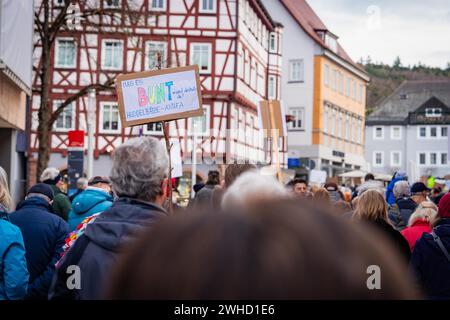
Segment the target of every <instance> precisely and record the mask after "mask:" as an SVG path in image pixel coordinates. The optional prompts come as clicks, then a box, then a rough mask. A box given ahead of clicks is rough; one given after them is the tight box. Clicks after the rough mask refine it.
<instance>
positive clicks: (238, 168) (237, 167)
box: [225, 163, 256, 188]
mask: <svg viewBox="0 0 450 320" xmlns="http://www.w3.org/2000/svg"><path fill="white" fill-rule="evenodd" d="M255 169H256V166H255V165H254V164H250V163H245V164H229V165H228V166H227V168H226V169H225V187H226V188H228V187H229V186H231V184H232V183H233V182H234V180H236V178H237V177H239V176H240V175H241V174H243V173H244V172H246V171H249V170H255Z"/></svg>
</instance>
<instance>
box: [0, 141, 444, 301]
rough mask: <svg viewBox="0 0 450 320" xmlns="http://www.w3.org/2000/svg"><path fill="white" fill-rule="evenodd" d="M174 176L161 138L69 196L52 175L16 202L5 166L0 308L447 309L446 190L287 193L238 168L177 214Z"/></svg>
mask: <svg viewBox="0 0 450 320" xmlns="http://www.w3.org/2000/svg"><path fill="white" fill-rule="evenodd" d="M168 166H169V160H168V156H167V152H166V150H165V148H164V147H163V145H162V144H161V143H159V141H158V140H157V139H154V138H151V137H145V138H137V139H130V140H128V141H127V142H125V143H124V144H123V145H121V146H120V147H118V148H117V149H116V150H115V152H114V155H113V164H112V168H111V173H110V175H109V177H101V176H97V177H94V178H92V179H90V180H89V181H87V180H85V179H80V180H79V181H78V190H77V192H76V193H74V194H73V195H71V197H68V196H67V195H66V194H64V193H63V192H62V191H61V188H60V184H61V174H60V172H59V171H58V170H57V169H55V168H48V169H46V170H45V171H44V172H43V173H42V176H41V179H40V181H41V182H40V183H37V184H36V185H34V186H32V187H31V188H30V189H29V190H28V191H27V194H26V197H25V199H24V200H23V201H21V202H20V203H18V204H17V205H15V204H14V203H13V201H12V200H11V196H10V194H9V190H8V180H7V176H6V173H5V171H4V170H3V169H1V168H0V237H1V239H2V241H1V242H0V266H1V267H0V299H2V300H19V299H33V300H35V299H41V300H46V299H55V300H56V299H420V298H428V299H450V278H449V277H448V275H449V274H450V254H449V251H450V193H448V192H446V191H445V190H443V189H442V188H441V189H440V190H435V189H433V190H431V189H429V188H428V187H427V185H425V184H424V183H422V182H414V183H412V184H411V185H410V182H409V181H408V177H407V175H406V174H405V172H402V171H399V172H396V173H395V175H394V176H393V179H392V181H391V182H390V183H389V184H388V186H387V187H386V188H385V186H384V184H383V183H382V182H380V181H377V180H375V178H374V176H373V175H371V174H368V175H366V177H365V179H364V182H363V183H362V184H361V185H360V186H358V187H354V188H353V190H349V189H342V188H341V187H340V186H339V185H338V184H337V182H336V181H334V180H332V179H330V180H329V181H327V182H326V183H325V184H324V185H323V186H320V187H319V186H310V185H309V184H308V181H307V180H304V179H301V178H294V179H292V180H291V181H289V183H287V184H286V185H284V184H282V183H280V182H279V181H278V180H277V179H276V177H275V176H272V175H271V174H267V173H265V172H262V171H261V170H258V168H257V167H256V166H255V165H252V164H230V165H228V166H227V167H226V170H225V173H224V175H223V176H222V175H221V174H220V173H219V172H218V171H211V172H210V173H209V174H208V180H207V181H206V183H205V185H196V186H194V190H195V191H196V196H195V198H194V199H193V200H192V201H191V203H190V204H189V206H188V207H187V208H177V209H176V210H175V211H171V210H170V209H169V208H170V207H171V206H169V205H168V202H169V199H168ZM74 266H76V267H77V268H75V269H74V268H73V267H74ZM373 266H376V267H377V268H378V269H379V270H381V273H380V275H379V276H380V277H381V283H382V285H381V286H376V285H375V287H374V286H371V285H369V278H370V275H371V274H370V272H369V270H372V269H371V268H373ZM76 270H79V277H77V278H73V275H74V272H77V271H76ZM69 283H72V285H68V284H69Z"/></svg>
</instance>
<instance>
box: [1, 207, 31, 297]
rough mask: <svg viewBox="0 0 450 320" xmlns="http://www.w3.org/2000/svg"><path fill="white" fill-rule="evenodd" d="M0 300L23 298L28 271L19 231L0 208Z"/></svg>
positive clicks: (26, 285)
mask: <svg viewBox="0 0 450 320" xmlns="http://www.w3.org/2000/svg"><path fill="white" fill-rule="evenodd" d="M0 239H1V241H0V300H18V299H23V298H25V296H26V294H27V287H28V278H29V274H28V269H27V260H26V259H25V246H24V243H23V238H22V234H21V232H20V229H19V228H18V227H16V226H15V225H13V224H12V223H11V222H9V220H8V216H7V213H6V210H4V208H3V207H2V206H0Z"/></svg>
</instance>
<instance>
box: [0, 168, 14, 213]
mask: <svg viewBox="0 0 450 320" xmlns="http://www.w3.org/2000/svg"><path fill="white" fill-rule="evenodd" d="M0 204H2V205H3V206H4V207H6V209H8V210H11V209H12V199H11V195H10V193H9V187H8V174H7V173H6V171H5V170H4V169H3V168H2V167H0Z"/></svg>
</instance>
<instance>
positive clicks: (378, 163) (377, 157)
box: [373, 151, 384, 167]
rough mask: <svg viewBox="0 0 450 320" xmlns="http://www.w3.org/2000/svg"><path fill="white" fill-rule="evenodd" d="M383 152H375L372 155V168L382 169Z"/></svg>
mask: <svg viewBox="0 0 450 320" xmlns="http://www.w3.org/2000/svg"><path fill="white" fill-rule="evenodd" d="M383 158H384V152H383V151H375V152H374V153H373V166H374V167H382V166H383V165H384V159H383Z"/></svg>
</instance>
